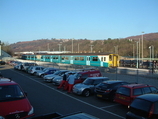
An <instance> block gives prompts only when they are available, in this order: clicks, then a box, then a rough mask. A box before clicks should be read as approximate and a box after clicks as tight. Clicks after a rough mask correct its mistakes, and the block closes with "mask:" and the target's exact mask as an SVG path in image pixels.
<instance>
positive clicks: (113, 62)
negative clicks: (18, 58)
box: [22, 53, 120, 67]
mask: <svg viewBox="0 0 158 119" xmlns="http://www.w3.org/2000/svg"><path fill="white" fill-rule="evenodd" d="M22 59H26V60H34V61H43V62H54V63H64V64H75V65H87V66H100V67H118V66H119V60H120V59H119V55H118V54H105V53H102V54H101V53H99V54H94V53H82V54H81V53H71V54H70V53H67V54H42V55H39V54H38V55H23V56H22Z"/></svg>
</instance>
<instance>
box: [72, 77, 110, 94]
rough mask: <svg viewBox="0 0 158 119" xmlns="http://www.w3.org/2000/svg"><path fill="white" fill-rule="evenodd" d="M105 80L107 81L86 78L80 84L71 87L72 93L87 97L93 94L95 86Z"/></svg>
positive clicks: (100, 78) (104, 78) (106, 78)
mask: <svg viewBox="0 0 158 119" xmlns="http://www.w3.org/2000/svg"><path fill="white" fill-rule="evenodd" d="M107 80H109V78H108V77H88V78H87V79H85V80H84V81H83V82H82V83H78V84H75V85H74V86H73V93H74V94H77V95H83V96H85V97H88V96H90V95H91V94H93V93H94V88H95V86H96V85H97V84H99V83H101V82H103V81H107Z"/></svg>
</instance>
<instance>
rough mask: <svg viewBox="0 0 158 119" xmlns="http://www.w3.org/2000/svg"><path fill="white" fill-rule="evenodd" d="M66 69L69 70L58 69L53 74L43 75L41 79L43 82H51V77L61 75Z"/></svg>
mask: <svg viewBox="0 0 158 119" xmlns="http://www.w3.org/2000/svg"><path fill="white" fill-rule="evenodd" d="M68 71H69V70H59V71H56V72H54V73H53V74H49V75H45V76H44V77H43V79H44V81H45V82H48V83H52V81H53V79H54V78H55V77H56V76H61V75H62V74H64V73H66V72H68Z"/></svg>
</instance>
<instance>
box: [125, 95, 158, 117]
mask: <svg viewBox="0 0 158 119" xmlns="http://www.w3.org/2000/svg"><path fill="white" fill-rule="evenodd" d="M126 119H158V94H144V95H141V96H138V97H136V98H135V99H134V100H133V102H132V103H131V104H130V106H128V112H127V113H126Z"/></svg>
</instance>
